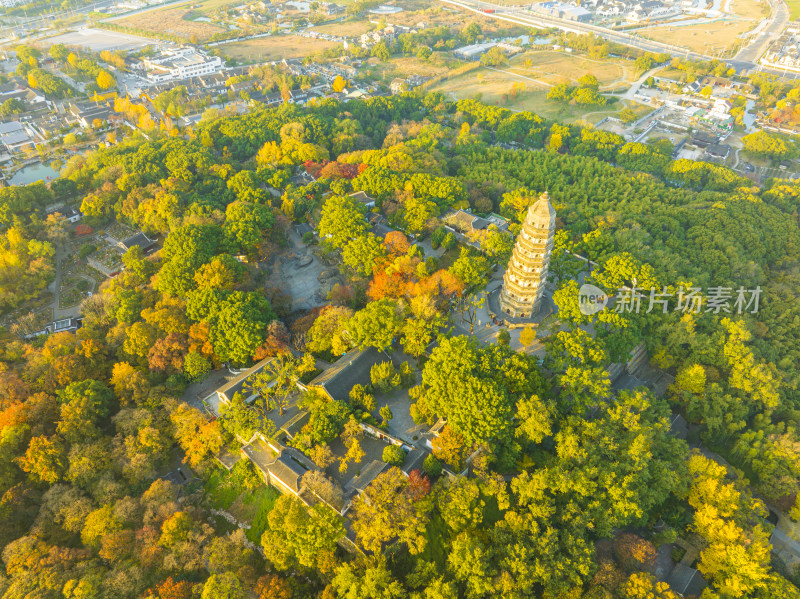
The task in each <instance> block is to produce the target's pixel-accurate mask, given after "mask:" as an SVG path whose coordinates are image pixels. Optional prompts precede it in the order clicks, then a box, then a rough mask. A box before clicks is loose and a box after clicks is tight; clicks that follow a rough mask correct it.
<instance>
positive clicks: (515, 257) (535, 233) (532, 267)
mask: <svg viewBox="0 0 800 599" xmlns="http://www.w3.org/2000/svg"><path fill="white" fill-rule="evenodd" d="M555 229H556V211H555V209H554V208H553V205H552V204H551V203H550V196H549V195H548V194H547V192H545V193H543V194H542V196H541V197H540V198H539V200H538V201H537V202H536V203H535V204H533V205H532V206H531V207H530V208H528V214H527V216H526V217H525V222H524V223H523V225H522V231H520V234H519V236H518V237H517V241H516V243H515V244H514V251H513V253H512V254H511V260H509V262H508V268H506V273H505V275H504V276H503V289H502V291H501V292H500V309H501V310H502V312H503V313H504V314H508V315H509V316H513V317H515V318H530V317H531V316H533V315H535V314H536V312H537V311H538V310H539V306H540V304H541V302H542V295H543V294H544V287H545V283H546V282H547V268H548V266H549V264H550V252H551V251H552V249H553V233H555Z"/></svg>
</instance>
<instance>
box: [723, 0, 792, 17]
mask: <svg viewBox="0 0 800 599" xmlns="http://www.w3.org/2000/svg"><path fill="white" fill-rule="evenodd" d="M731 9H732V12H733V14H735V15H736V16H737V17H740V18H742V19H753V20H755V21H760V20H761V19H763V18H766V17H767V16H769V4H768V3H767V1H766V0H763V1H759V0H732V2H731ZM792 18H794V17H792Z"/></svg>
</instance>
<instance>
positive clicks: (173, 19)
mask: <svg viewBox="0 0 800 599" xmlns="http://www.w3.org/2000/svg"><path fill="white" fill-rule="evenodd" d="M191 6H192V5H190V4H186V5H184V6H180V7H174V8H165V9H163V10H151V11H147V12H143V13H140V14H138V15H133V16H132V17H127V18H125V19H119V20H118V21H116V23H118V24H119V25H125V26H127V27H135V28H137V29H143V30H144V31H152V32H154V33H162V34H163V33H167V34H170V35H177V36H179V37H182V38H185V39H187V40H188V39H190V38H191V37H192V36H195V37H196V38H197V39H198V40H199V41H201V42H202V41H205V40H207V39H209V38H210V37H211V36H212V35H214V34H215V33H221V32H223V31H225V29H223V28H222V27H219V26H218V25H214V24H212V23H204V22H202V21H191V20H189V19H191V18H196V17H197V16H200V15H198V11H197V10H196V9H193V8H191Z"/></svg>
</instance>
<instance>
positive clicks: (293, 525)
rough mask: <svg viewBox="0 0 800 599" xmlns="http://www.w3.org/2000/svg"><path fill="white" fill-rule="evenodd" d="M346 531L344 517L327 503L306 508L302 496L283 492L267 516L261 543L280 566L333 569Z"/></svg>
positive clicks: (275, 563) (278, 566)
mask: <svg viewBox="0 0 800 599" xmlns="http://www.w3.org/2000/svg"><path fill="white" fill-rule="evenodd" d="M344 535H345V529H344V525H343V523H342V518H341V517H340V516H339V515H338V514H336V512H334V511H333V510H332V509H331V508H329V507H328V506H327V505H324V504H321V503H318V504H316V505H314V506H312V507H311V508H306V506H305V505H303V504H302V503H301V502H300V501H299V500H298V499H296V498H294V497H291V496H288V495H281V496H280V497H279V498H278V500H277V501H276V502H275V505H274V506H273V508H272V510H270V512H269V515H268V516H267V528H266V530H265V532H264V534H263V535H262V537H261V546H262V547H263V548H264V556H265V557H266V558H267V560H269V562H270V563H272V564H273V565H274V566H275V567H276V568H278V569H279V570H288V569H292V568H296V567H298V566H300V567H304V568H317V569H319V570H320V571H322V572H329V571H330V568H331V566H332V558H333V553H334V551H335V550H336V542H337V541H338V540H339V539H341V538H343V537H344Z"/></svg>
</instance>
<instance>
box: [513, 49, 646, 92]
mask: <svg viewBox="0 0 800 599" xmlns="http://www.w3.org/2000/svg"><path fill="white" fill-rule="evenodd" d="M630 66H631V65H630V64H629V63H628V62H627V61H615V60H613V59H609V60H603V61H601V60H593V59H591V58H585V57H582V56H573V55H571V54H564V53H562V52H550V51H545V52H527V53H525V54H520V55H518V56H515V57H514V58H512V59H511V60H510V61H509V65H508V67H507V68H504V69H503V70H506V71H510V72H512V73H514V74H515V75H520V76H522V77H527V78H530V79H535V80H538V81H542V82H544V83H545V84H549V85H555V84H557V83H571V84H574V83H575V82H576V81H577V80H578V78H580V77H583V76H584V75H586V73H591V74H592V75H594V76H595V77H597V80H598V81H599V82H600V88H601V90H603V91H609V90H612V89H616V88H627V87H628V86H629V84H630V83H632V82H633V80H634V79H635V73H634V72H633V71H632V69H631V68H630ZM544 87H547V86H546V85H545V86H544Z"/></svg>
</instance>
